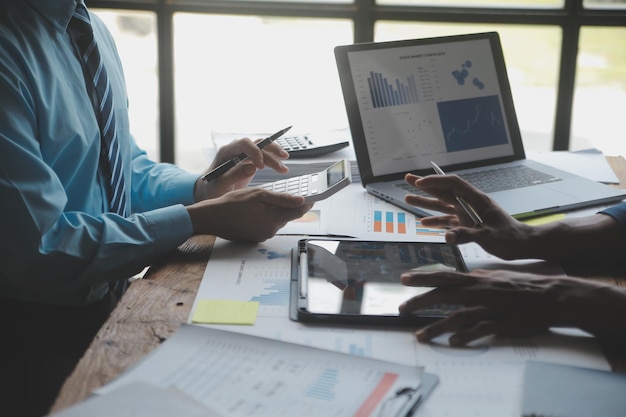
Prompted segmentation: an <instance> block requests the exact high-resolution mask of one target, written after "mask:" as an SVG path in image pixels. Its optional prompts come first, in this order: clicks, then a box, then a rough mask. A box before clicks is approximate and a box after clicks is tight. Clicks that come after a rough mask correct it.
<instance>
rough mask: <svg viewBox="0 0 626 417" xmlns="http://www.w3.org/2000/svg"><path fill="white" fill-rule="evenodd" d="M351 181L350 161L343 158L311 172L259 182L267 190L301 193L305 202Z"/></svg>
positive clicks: (323, 195) (329, 193)
mask: <svg viewBox="0 0 626 417" xmlns="http://www.w3.org/2000/svg"><path fill="white" fill-rule="evenodd" d="M351 182H352V171H351V168H350V162H349V161H348V160H347V159H346V158H344V159H342V160H340V161H337V162H335V163H334V164H332V165H331V166H329V167H328V168H326V169H324V170H322V171H320V172H314V173H312V174H305V175H300V176H297V177H291V178H286V179H284V180H278V181H274V182H268V183H265V184H261V185H260V186H259V187H262V188H265V189H267V190H272V191H278V192H282V193H290V194H294V195H301V196H303V197H304V198H305V201H306V202H314V201H319V200H323V199H325V198H327V197H330V196H331V195H333V194H335V193H336V192H337V191H339V190H341V189H342V188H344V187H346V186H348V184H350V183H351Z"/></svg>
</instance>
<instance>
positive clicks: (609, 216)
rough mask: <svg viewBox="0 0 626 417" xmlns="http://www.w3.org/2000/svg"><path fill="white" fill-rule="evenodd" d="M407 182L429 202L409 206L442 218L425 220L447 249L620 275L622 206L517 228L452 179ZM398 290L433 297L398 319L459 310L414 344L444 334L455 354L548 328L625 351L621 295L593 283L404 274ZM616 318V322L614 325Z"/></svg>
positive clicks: (481, 273) (494, 274) (411, 304)
mask: <svg viewBox="0 0 626 417" xmlns="http://www.w3.org/2000/svg"><path fill="white" fill-rule="evenodd" d="M405 179H406V182H407V183H408V184H411V185H414V186H416V187H417V188H420V189H421V190H423V191H425V192H427V193H428V194H430V195H431V196H432V197H424V196H419V195H410V196H407V197H406V201H407V202H408V203H410V204H413V205H416V206H419V207H424V208H427V209H431V210H436V211H440V212H442V213H444V214H442V215H439V216H433V217H427V218H423V219H422V224H423V225H424V226H427V227H429V226H430V227H446V228H448V229H449V230H448V231H447V232H446V241H447V242H448V243H450V244H462V243H468V242H476V243H478V244H479V245H480V246H482V247H483V248H484V249H485V250H486V251H487V252H489V253H491V254H493V255H496V256H498V257H500V258H502V259H508V260H511V259H544V260H548V261H555V262H572V263H579V264H580V263H582V264H583V265H584V264H590V263H593V262H596V263H598V264H599V265H600V266H603V265H605V264H612V265H614V266H617V267H620V268H621V269H623V267H624V253H625V249H626V203H621V204H618V205H616V206H613V207H610V208H608V209H606V210H603V211H601V212H600V213H598V214H595V215H592V216H586V217H572V218H567V219H564V220H561V221H558V222H554V223H549V224H545V225H541V226H531V225H528V224H525V223H522V222H519V221H517V220H515V219H514V218H513V217H511V216H510V215H508V214H507V213H506V212H505V211H504V210H502V208H500V207H499V206H497V205H496V203H494V202H493V200H491V199H490V198H489V197H488V196H487V195H486V194H484V193H482V192H480V191H478V190H477V189H476V188H474V187H472V186H471V185H470V184H468V183H467V182H465V181H464V180H462V179H461V178H460V177H458V176H456V175H432V176H427V177H423V178H422V177H418V176H416V175H412V174H407V175H406V177H405ZM456 196H459V197H462V198H463V199H465V200H466V201H467V202H468V203H469V204H471V206H472V207H473V208H474V209H475V210H476V212H477V213H478V214H479V216H480V217H481V219H482V220H483V225H481V226H478V225H476V224H475V223H474V221H473V220H472V219H471V218H470V217H469V216H468V214H467V213H466V211H465V210H464V209H463V208H462V207H461V206H460V205H459V204H458V202H457V199H456ZM401 280H402V282H403V283H404V284H405V285H409V286H418V287H421V286H425V287H434V290H432V291H430V292H427V293H425V294H423V295H420V296H417V297H414V298H412V299H410V300H407V301H406V302H404V303H403V304H402V305H401V306H400V311H401V312H402V313H410V312H411V311H416V310H420V309H423V308H427V307H429V306H433V305H436V304H459V305H463V306H464V308H463V309H461V310H460V311H457V312H454V313H452V314H451V315H449V316H448V317H446V318H444V319H442V320H439V321H437V322H435V323H433V324H431V325H429V326H427V327H425V328H423V329H420V330H418V332H417V339H418V340H419V341H421V342H429V341H431V340H433V339H434V338H436V337H439V336H442V335H444V334H449V335H450V336H449V342H450V344H451V345H453V346H464V345H466V344H468V343H470V342H472V341H474V340H476V339H480V338H482V337H485V336H490V335H496V336H527V335H533V334H538V333H541V332H546V331H548V329H549V328H550V327H553V326H565V327H578V328H580V329H582V330H585V331H587V332H588V333H591V334H593V335H595V336H598V337H600V338H603V339H604V340H607V341H610V342H612V343H617V344H620V345H623V346H626V321H625V320H624V319H623V318H624V317H626V289H624V288H622V287H618V286H616V285H611V284H603V283H599V282H597V281H593V280H585V279H581V278H574V277H568V276H546V275H538V274H530V273H520V272H516V271H509V270H506V271H503V270H495V271H487V270H476V271H471V272H470V273H461V272H433V273H419V272H407V273H404V274H402V277H401ZM615 317H617V318H618V319H617V320H614V318H615Z"/></svg>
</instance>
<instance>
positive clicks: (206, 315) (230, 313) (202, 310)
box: [191, 300, 259, 324]
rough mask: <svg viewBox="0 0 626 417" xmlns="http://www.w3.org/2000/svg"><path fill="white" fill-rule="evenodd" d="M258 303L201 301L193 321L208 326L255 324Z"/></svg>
mask: <svg viewBox="0 0 626 417" xmlns="http://www.w3.org/2000/svg"><path fill="white" fill-rule="evenodd" d="M258 310H259V303H258V302H257V301H234V300H199V301H198V303H197V305H196V311H194V313H193V316H192V318H191V321H192V322H193V323H206V324H209V323H210V324H254V322H255V321H256V315H257V311H258Z"/></svg>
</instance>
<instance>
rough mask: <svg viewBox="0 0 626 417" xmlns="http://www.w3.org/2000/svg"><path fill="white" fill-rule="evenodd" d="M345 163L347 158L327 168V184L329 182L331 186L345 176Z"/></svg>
mask: <svg viewBox="0 0 626 417" xmlns="http://www.w3.org/2000/svg"><path fill="white" fill-rule="evenodd" d="M344 164H345V160H341V161H339V162H337V163H336V164H335V165H333V166H331V167H330V168H328V169H327V170H326V172H327V174H326V184H328V186H329V187H331V186H333V185H335V184H337V183H338V182H339V181H341V180H342V179H344V178H345V172H346V170H345V166H344Z"/></svg>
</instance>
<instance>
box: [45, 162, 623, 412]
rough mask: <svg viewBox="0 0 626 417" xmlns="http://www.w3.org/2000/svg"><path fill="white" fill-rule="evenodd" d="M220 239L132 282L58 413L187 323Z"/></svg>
mask: <svg viewBox="0 0 626 417" xmlns="http://www.w3.org/2000/svg"><path fill="white" fill-rule="evenodd" d="M607 159H608V161H609V163H610V164H611V166H612V168H613V169H614V170H615V172H616V174H617V176H618V178H620V181H621V183H620V187H621V188H626V160H624V158H622V157H607ZM214 242H215V238H214V237H212V236H196V237H193V238H191V239H189V240H188V241H187V242H186V243H185V244H183V245H182V246H181V247H180V248H179V249H178V251H177V252H176V253H174V254H173V255H172V256H171V257H169V258H168V259H166V260H164V261H163V262H162V263H161V264H156V265H153V266H152V267H151V268H150V269H149V270H148V272H147V273H146V275H145V277H144V278H143V279H140V280H137V281H135V282H133V283H132V285H130V287H129V288H128V290H127V292H126V294H125V295H124V297H123V298H122V299H121V300H120V302H119V304H118V305H117V307H116V308H115V310H114V311H113V313H112V314H111V316H110V317H109V319H108V320H107V322H106V323H105V324H104V326H103V327H102V328H101V329H100V331H99V333H98V334H97V336H96V338H95V339H94V341H93V342H92V344H91V346H90V347H89V349H88V350H87V352H86V353H85V356H84V357H83V358H82V359H81V361H80V362H79V364H78V366H77V367H76V369H75V370H74V372H73V373H72V375H71V376H70V377H69V378H68V380H67V381H66V382H65V385H64V386H63V388H62V390H61V392H60V394H59V396H58V398H57V401H56V403H55V405H54V406H53V408H52V411H59V410H62V409H64V408H67V407H69V406H71V405H73V404H76V403H78V402H80V401H83V400H84V399H86V398H87V397H88V396H89V395H90V394H91V392H92V391H93V390H95V389H96V388H99V387H101V386H103V385H105V384H107V383H108V382H110V381H111V380H112V379H114V378H115V377H116V376H118V375H119V374H120V373H122V372H123V371H124V370H126V369H127V368H128V367H130V366H132V365H133V364H135V363H137V362H138V361H140V360H141V359H142V358H143V357H144V356H145V355H146V354H148V353H149V352H150V351H152V349H154V348H155V347H157V346H158V345H159V344H160V343H162V342H163V341H165V340H166V339H167V338H168V337H170V336H171V335H172V334H173V333H174V332H175V331H176V330H177V329H178V327H179V326H180V325H181V324H182V323H185V322H186V321H187V318H188V316H189V313H190V311H191V306H192V304H193V301H194V298H195V295H196V292H197V290H198V287H199V285H200V281H201V279H202V275H203V274H204V270H205V268H206V264H207V261H208V260H209V256H210V253H211V248H212V247H213V243H214ZM598 279H601V280H603V281H606V282H611V283H612V284H615V285H620V286H625V287H626V281H622V279H621V278H620V277H617V276H614V277H610V276H609V277H606V276H605V277H602V278H598ZM603 348H604V349H605V353H606V354H607V358H608V359H609V362H610V363H611V365H612V367H613V369H614V370H616V371H621V372H626V353H625V352H622V351H619V350H617V349H616V348H614V347H612V346H603Z"/></svg>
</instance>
